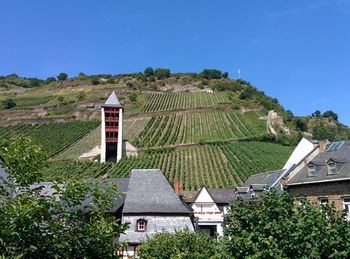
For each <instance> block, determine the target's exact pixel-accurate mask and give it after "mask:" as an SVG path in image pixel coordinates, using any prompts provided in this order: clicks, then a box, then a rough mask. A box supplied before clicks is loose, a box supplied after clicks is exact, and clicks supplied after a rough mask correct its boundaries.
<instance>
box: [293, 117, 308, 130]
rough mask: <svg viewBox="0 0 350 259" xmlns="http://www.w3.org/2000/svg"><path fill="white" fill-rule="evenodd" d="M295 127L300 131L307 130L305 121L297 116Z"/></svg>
mask: <svg viewBox="0 0 350 259" xmlns="http://www.w3.org/2000/svg"><path fill="white" fill-rule="evenodd" d="M295 128H296V129H297V130H299V131H302V132H305V131H307V128H308V127H307V121H306V120H305V119H303V118H297V119H296V120H295Z"/></svg>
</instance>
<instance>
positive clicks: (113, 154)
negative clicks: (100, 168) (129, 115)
mask: <svg viewBox="0 0 350 259" xmlns="http://www.w3.org/2000/svg"><path fill="white" fill-rule="evenodd" d="M122 146H123V107H122V105H121V104H120V102H119V100H118V98H117V96H116V94H115V92H114V91H113V92H112V94H111V95H110V96H109V97H108V99H107V101H106V103H105V104H103V105H102V106H101V163H104V162H106V161H110V162H118V161H119V160H120V159H121V158H122Z"/></svg>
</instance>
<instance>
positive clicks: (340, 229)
mask: <svg viewBox="0 0 350 259" xmlns="http://www.w3.org/2000/svg"><path fill="white" fill-rule="evenodd" d="M344 216H345V215H344V213H343V212H340V213H338V212H336V211H335V209H334V208H333V207H332V206H328V205H325V206H322V209H320V208H319V207H318V206H315V204H311V203H309V202H307V201H302V204H301V206H298V205H296V201H295V200H294V199H293V197H292V196H290V195H289V194H288V193H286V192H285V193H283V194H277V193H276V192H275V191H270V192H267V193H266V194H265V195H264V196H263V197H262V200H261V201H255V202H249V203H248V202H243V201H237V202H234V203H233V204H232V205H231V208H230V213H229V214H228V215H227V217H226V224H225V228H224V240H223V251H224V253H225V256H226V257H225V258H349V256H350V239H349V238H350V224H349V223H348V222H347V221H346V218H345V217H344ZM316 237H317V238H316ZM330 240H332V241H331V242H330Z"/></svg>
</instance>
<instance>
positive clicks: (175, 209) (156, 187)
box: [119, 169, 194, 258]
mask: <svg viewBox="0 0 350 259" xmlns="http://www.w3.org/2000/svg"><path fill="white" fill-rule="evenodd" d="M192 217H193V212H192V209H191V208H190V207H189V206H187V204H185V203H184V202H183V201H182V200H181V199H180V197H179V195H178V194H177V193H176V192H175V191H174V189H173V187H172V186H171V184H170V183H169V182H168V180H167V179H166V178H165V176H164V174H163V173H162V172H161V171H160V170H159V169H133V170H132V171H131V176H130V180H129V186H128V190H127V193H126V197H125V203H124V207H123V210H122V223H128V224H129V228H128V229H127V230H126V231H125V233H124V234H121V235H120V237H119V242H127V244H128V246H127V247H126V248H125V250H124V251H120V252H119V255H121V256H122V257H124V258H128V257H130V256H136V247H137V246H138V245H140V244H141V243H143V242H144V241H145V240H147V238H149V237H151V236H152V235H154V234H156V233H159V232H163V231H165V232H169V233H174V232H175V231H181V230H184V229H188V230H189V231H194V226H193V223H192Z"/></svg>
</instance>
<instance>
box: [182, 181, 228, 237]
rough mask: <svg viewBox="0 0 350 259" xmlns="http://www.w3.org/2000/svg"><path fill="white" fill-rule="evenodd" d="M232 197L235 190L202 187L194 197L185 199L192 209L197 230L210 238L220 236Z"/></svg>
mask: <svg viewBox="0 0 350 259" xmlns="http://www.w3.org/2000/svg"><path fill="white" fill-rule="evenodd" d="M234 197H235V189H208V188H206V187H202V188H201V189H200V190H199V191H198V192H197V193H196V194H195V195H193V196H192V197H189V198H187V200H186V201H187V203H188V204H189V205H190V206H191V208H192V209H193V214H194V217H195V222H196V226H197V228H198V230H199V231H201V232H204V233H208V234H210V235H211V236H216V235H218V236H222V235H223V223H224V215H225V214H226V213H227V212H228V207H229V205H230V203H231V202H232V201H233V200H234Z"/></svg>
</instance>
